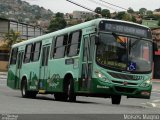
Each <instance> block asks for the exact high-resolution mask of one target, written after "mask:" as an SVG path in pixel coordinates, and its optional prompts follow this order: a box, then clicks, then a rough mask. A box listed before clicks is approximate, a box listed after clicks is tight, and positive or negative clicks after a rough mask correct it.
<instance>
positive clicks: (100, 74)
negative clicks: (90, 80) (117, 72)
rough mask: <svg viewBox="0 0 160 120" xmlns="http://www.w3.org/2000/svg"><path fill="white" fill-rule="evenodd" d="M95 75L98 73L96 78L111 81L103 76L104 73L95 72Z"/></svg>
mask: <svg viewBox="0 0 160 120" xmlns="http://www.w3.org/2000/svg"><path fill="white" fill-rule="evenodd" d="M95 73H96V76H97V77H98V78H101V79H102V80H103V81H105V82H109V80H108V78H106V77H105V76H104V75H103V73H101V72H99V71H95Z"/></svg>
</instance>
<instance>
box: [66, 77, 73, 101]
mask: <svg viewBox="0 0 160 120" xmlns="http://www.w3.org/2000/svg"><path fill="white" fill-rule="evenodd" d="M64 92H65V96H66V98H65V100H68V101H69V102H75V101H76V95H75V93H74V82H73V78H69V79H68V81H67V83H66V85H65V91H64Z"/></svg>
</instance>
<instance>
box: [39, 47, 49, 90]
mask: <svg viewBox="0 0 160 120" xmlns="http://www.w3.org/2000/svg"><path fill="white" fill-rule="evenodd" d="M49 51H50V45H45V46H43V47H42V54H41V65H40V77H39V78H40V80H39V89H40V90H45V89H46V86H47V79H48V57H49Z"/></svg>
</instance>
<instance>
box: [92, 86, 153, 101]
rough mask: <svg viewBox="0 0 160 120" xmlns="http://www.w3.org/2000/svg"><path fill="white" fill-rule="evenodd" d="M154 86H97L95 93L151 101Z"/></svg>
mask: <svg viewBox="0 0 160 120" xmlns="http://www.w3.org/2000/svg"><path fill="white" fill-rule="evenodd" d="M151 90H152V85H150V86H148V87H139V86H128V85H116V84H109V83H105V84H102V83H101V84H96V85H95V86H94V89H93V91H94V93H99V94H108V95H123V96H127V98H144V99H150V96H151Z"/></svg>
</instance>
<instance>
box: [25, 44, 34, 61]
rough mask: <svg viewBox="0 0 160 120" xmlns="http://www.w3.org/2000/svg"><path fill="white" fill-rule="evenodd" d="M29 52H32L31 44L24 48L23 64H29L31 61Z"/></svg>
mask: <svg viewBox="0 0 160 120" xmlns="http://www.w3.org/2000/svg"><path fill="white" fill-rule="evenodd" d="M31 51H32V44H29V45H27V46H26V50H25V55H24V60H23V62H24V63H29V62H30V60H31Z"/></svg>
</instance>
